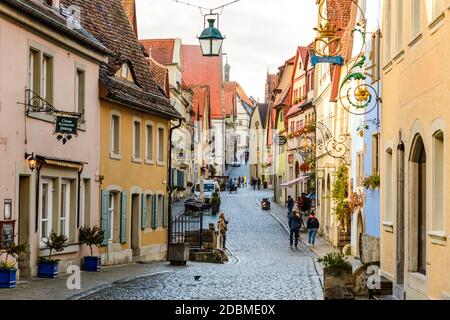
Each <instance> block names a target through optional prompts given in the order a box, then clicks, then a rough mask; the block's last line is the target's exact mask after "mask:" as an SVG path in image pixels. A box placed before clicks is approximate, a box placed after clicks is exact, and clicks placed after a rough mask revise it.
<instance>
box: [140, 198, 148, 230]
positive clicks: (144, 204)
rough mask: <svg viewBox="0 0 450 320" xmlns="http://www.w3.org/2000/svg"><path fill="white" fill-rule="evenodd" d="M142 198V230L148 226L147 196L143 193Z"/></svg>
mask: <svg viewBox="0 0 450 320" xmlns="http://www.w3.org/2000/svg"><path fill="white" fill-rule="evenodd" d="M141 198H142V208H141V230H145V228H146V227H147V196H146V195H145V194H143V195H142V196H141Z"/></svg>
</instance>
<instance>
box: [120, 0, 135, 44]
mask: <svg viewBox="0 0 450 320" xmlns="http://www.w3.org/2000/svg"><path fill="white" fill-rule="evenodd" d="M122 5H123V8H124V10H125V14H126V15H127V17H128V20H129V21H130V24H131V27H132V28H133V31H134V33H135V34H136V37H137V35H138V28H137V16H136V1H135V0H122Z"/></svg>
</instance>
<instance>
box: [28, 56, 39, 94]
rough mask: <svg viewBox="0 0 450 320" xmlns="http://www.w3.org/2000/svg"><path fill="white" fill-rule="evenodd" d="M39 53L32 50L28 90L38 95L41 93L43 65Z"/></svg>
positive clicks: (29, 57)
mask: <svg viewBox="0 0 450 320" xmlns="http://www.w3.org/2000/svg"><path fill="white" fill-rule="evenodd" d="M39 56H40V54H39V51H37V50H34V49H32V48H30V52H29V55H28V88H29V89H30V90H31V91H33V92H34V93H36V94H40V92H41V87H40V85H41V81H40V77H41V71H40V70H41V64H40V63H39Z"/></svg>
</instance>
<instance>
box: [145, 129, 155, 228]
mask: <svg viewBox="0 0 450 320" xmlns="http://www.w3.org/2000/svg"><path fill="white" fill-rule="evenodd" d="M146 139H147V143H146V148H145V158H146V160H147V161H149V162H152V161H153V125H151V124H148V125H147V129H146ZM149 221H150V220H149Z"/></svg>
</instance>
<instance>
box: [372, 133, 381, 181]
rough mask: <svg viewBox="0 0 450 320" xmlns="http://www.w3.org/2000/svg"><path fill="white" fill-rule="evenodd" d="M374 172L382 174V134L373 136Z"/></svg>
mask: <svg viewBox="0 0 450 320" xmlns="http://www.w3.org/2000/svg"><path fill="white" fill-rule="evenodd" d="M372 174H380V134H379V133H377V134H374V135H373V136H372Z"/></svg>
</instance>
